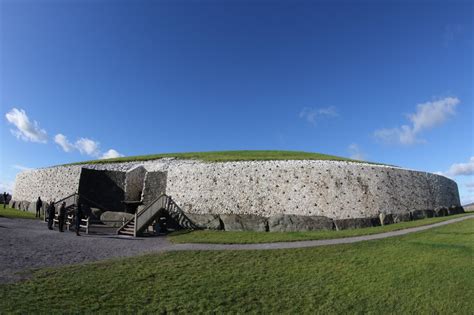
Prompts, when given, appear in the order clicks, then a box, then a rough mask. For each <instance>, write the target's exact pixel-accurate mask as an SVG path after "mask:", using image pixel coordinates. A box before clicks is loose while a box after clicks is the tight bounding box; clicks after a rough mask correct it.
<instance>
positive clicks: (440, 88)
mask: <svg viewBox="0 0 474 315" xmlns="http://www.w3.org/2000/svg"><path fill="white" fill-rule="evenodd" d="M0 5H1V7H0V14H1V15H0V26H1V29H0V34H1V38H0V53H1V64H0V66H1V68H0V88H1V89H0V106H1V114H2V116H1V119H2V120H1V124H0V136H1V142H0V150H1V154H0V159H1V160H0V186H1V187H0V190H4V189H8V188H9V186H10V187H11V185H12V182H13V181H14V178H15V175H16V174H17V173H18V172H19V171H21V170H22V169H25V168H36V167H44V166H49V165H56V164H62V163H68V162H73V161H80V160H88V159H91V158H100V157H103V156H104V155H106V156H117V155H126V156H130V155H141V154H151V153H162V152H186V151H209V150H239V149H281V150H303V151H312V152H321V153H327V154H334V155H340V156H347V157H356V158H362V159H366V160H369V161H377V162H383V163H389V164H395V165H399V166H402V167H407V168H411V169H417V170H423V171H429V172H442V173H443V174H445V175H447V176H450V177H452V178H454V179H455V180H456V181H457V182H458V185H459V189H460V193H461V197H462V200H463V201H464V202H472V201H474V180H473V174H474V152H473V148H474V145H473V115H474V114H473V87H474V79H473V69H474V63H473V56H474V51H473V32H474V31H473V30H474V25H473V20H474V19H473V17H474V16H473V12H474V7H473V4H472V3H469V1H465V2H460V1H419V2H417V1H331V2H330V1H319V2H318V1H86V0H84V1H66V0H64V1H41V0H37V1H8V0H0Z"/></svg>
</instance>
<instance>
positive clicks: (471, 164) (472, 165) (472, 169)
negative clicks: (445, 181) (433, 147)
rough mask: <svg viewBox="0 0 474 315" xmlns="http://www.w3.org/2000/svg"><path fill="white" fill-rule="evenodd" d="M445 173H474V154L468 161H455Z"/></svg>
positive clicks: (456, 174) (457, 174) (455, 174)
mask: <svg viewBox="0 0 474 315" xmlns="http://www.w3.org/2000/svg"><path fill="white" fill-rule="evenodd" d="M445 174H446V175H448V176H460V175H465V176H470V175H474V156H471V158H470V159H469V161H468V162H467V163H454V164H453V165H451V166H450V168H449V170H448V171H447V172H446V173H445Z"/></svg>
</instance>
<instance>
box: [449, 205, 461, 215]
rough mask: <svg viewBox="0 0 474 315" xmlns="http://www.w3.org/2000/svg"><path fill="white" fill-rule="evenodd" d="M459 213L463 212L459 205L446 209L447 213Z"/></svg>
mask: <svg viewBox="0 0 474 315" xmlns="http://www.w3.org/2000/svg"><path fill="white" fill-rule="evenodd" d="M460 213H464V208H463V207H461V206H451V207H449V209H448V214H449V215H453V214H460Z"/></svg>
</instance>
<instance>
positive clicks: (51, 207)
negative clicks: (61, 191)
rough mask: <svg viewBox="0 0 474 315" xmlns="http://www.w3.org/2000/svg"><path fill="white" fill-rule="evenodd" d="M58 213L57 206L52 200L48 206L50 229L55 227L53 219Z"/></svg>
mask: <svg viewBox="0 0 474 315" xmlns="http://www.w3.org/2000/svg"><path fill="white" fill-rule="evenodd" d="M55 215H56V207H54V200H51V203H50V204H49V207H48V229H50V230H52V229H53V220H54V216H55Z"/></svg>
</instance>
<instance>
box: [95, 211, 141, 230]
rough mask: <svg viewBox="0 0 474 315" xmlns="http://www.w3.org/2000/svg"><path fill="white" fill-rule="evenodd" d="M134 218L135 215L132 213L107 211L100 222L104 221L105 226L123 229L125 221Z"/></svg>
mask: <svg viewBox="0 0 474 315" xmlns="http://www.w3.org/2000/svg"><path fill="white" fill-rule="evenodd" d="M133 217H134V215H133V214H131V213H126V212H116V211H105V212H104V213H102V214H101V216H100V221H102V222H103V223H104V224H105V225H108V226H111V227H121V226H122V225H123V219H125V221H128V220H130V219H131V218H133Z"/></svg>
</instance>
